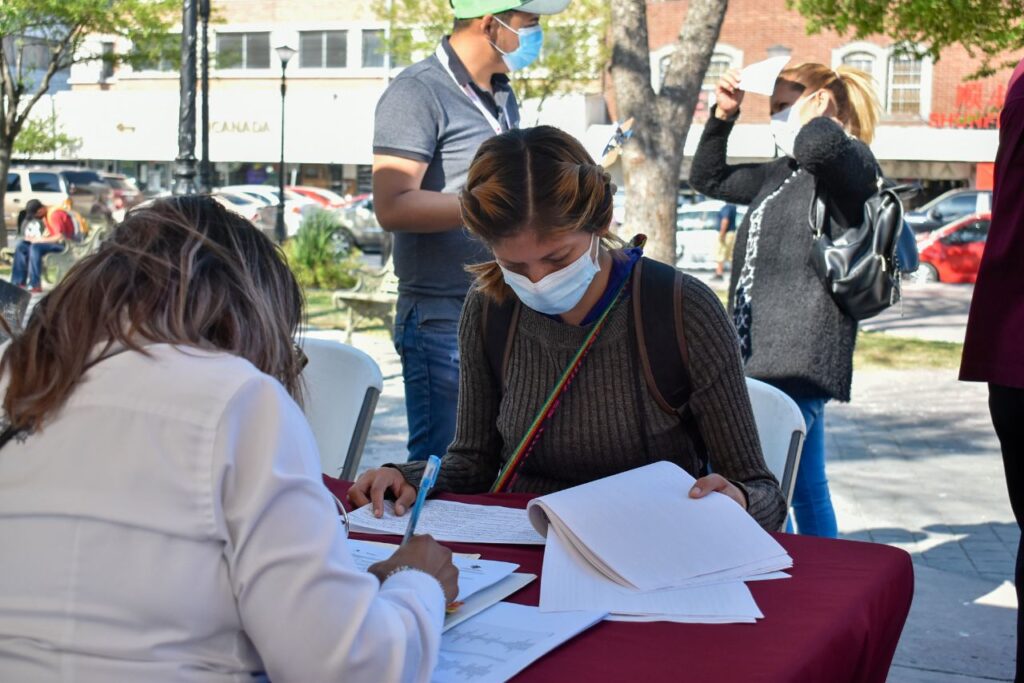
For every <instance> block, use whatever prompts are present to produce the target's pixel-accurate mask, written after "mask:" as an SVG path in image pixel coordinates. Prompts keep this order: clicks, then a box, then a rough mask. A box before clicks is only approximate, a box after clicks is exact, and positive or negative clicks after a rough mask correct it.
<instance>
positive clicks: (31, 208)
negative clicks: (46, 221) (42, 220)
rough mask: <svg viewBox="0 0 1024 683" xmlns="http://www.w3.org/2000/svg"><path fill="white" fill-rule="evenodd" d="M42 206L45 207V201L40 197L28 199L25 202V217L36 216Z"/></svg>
mask: <svg viewBox="0 0 1024 683" xmlns="http://www.w3.org/2000/svg"><path fill="white" fill-rule="evenodd" d="M41 208H43V203H42V202H41V201H39V200H38V199H30V200H28V202H26V203H25V218H35V217H36V214H37V213H39V209H41Z"/></svg>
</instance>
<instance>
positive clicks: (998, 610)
mask: <svg viewBox="0 0 1024 683" xmlns="http://www.w3.org/2000/svg"><path fill="white" fill-rule="evenodd" d="M354 343H355V344H356V346H359V347H360V348H362V349H363V350H364V351H366V352H367V353H369V354H370V355H372V356H373V357H374V358H376V359H377V362H378V363H380V365H381V369H382V371H383V373H384V378H385V381H384V393H383V395H382V396H381V399H380V402H379V404H378V411H377V414H376V415H375V417H374V422H373V427H372V430H371V432H370V437H369V441H368V443H367V447H366V452H365V455H364V457H363V461H362V465H361V469H366V468H368V467H373V466H378V465H381V464H383V463H385V462H394V461H401V460H403V459H404V457H405V438H406V425H405V406H404V399H403V393H402V379H401V365H400V363H399V361H398V357H397V355H396V354H395V352H394V348H393V346H392V345H391V341H390V339H389V338H387V336H386V335H384V334H382V333H377V334H372V333H371V334H366V333H357V334H356V336H355V340H354ZM827 422H828V457H829V464H828V472H829V477H830V479H831V482H832V492H833V499H834V503H835V507H836V512H837V515H838V518H839V525H840V531H841V533H842V535H843V536H844V537H846V538H850V539H855V540H864V541H870V542H877V543H887V544H890V545H893V546H896V547H899V548H903V549H904V550H906V551H907V552H909V553H910V554H911V556H912V558H913V561H914V570H915V576H916V584H917V585H916V592H915V596H914V604H913V607H912V609H911V614H910V618H909V620H908V622H907V626H906V628H905V629H904V634H903V638H902V639H901V642H900V647H899V650H898V651H897V654H896V657H895V661H894V666H893V669H892V671H891V674H890V681H894V682H896V683H923V682H925V681H927V682H929V683H946V682H949V683H953V682H957V683H969V682H972V681H993V680H996V681H1006V680H1011V679H1012V672H1013V664H1014V652H1015V649H1014V628H1015V623H1016V622H1015V619H1016V613H1015V606H1016V605H1015V602H1016V601H1015V596H1014V593H1013V590H1012V581H1013V558H1014V553H1015V549H1016V545H1017V543H1018V539H1019V532H1018V531H1017V528H1016V524H1014V523H1013V516H1012V514H1011V512H1010V507H1009V502H1008V499H1007V495H1006V489H1005V484H1004V481H1003V474H1002V465H1001V459H1000V456H999V452H998V443H997V441H996V439H995V436H994V435H993V433H992V428H991V425H990V424H989V421H988V412H987V407H986V390H985V387H984V386H982V385H977V384H963V383H960V382H957V381H956V376H955V373H954V372H953V371H950V370H944V371H933V370H922V371H868V372H859V373H857V375H856V377H855V378H854V390H853V402H852V403H850V404H846V405H843V404H832V405H830V406H829V408H828V410H827Z"/></svg>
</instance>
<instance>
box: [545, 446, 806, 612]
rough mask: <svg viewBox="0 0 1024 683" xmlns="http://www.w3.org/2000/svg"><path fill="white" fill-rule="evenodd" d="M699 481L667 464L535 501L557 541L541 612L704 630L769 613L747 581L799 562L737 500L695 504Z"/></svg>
mask: <svg viewBox="0 0 1024 683" xmlns="http://www.w3.org/2000/svg"><path fill="white" fill-rule="evenodd" d="M693 484H694V479H693V477H691V476H690V475H689V474H687V473H686V472H685V471H683V470H682V469H680V468H679V467H678V466H676V465H674V464H672V463H668V462H659V463H654V464H652V465H648V466H646V467H641V468H639V469H636V470H631V471H629V472H623V473H621V474H618V475H615V476H613V477H607V478H605V479H600V480H598V481H594V482H590V483H588V484H584V485H582V486H577V487H575V488H572V489H567V490H565V491H559V492H558V493H553V494H550V495H548V496H544V497H542V498H538V499H536V500H533V501H531V502H530V506H529V512H530V521H531V522H532V523H533V525H534V527H535V528H536V529H537V530H538V531H539V532H541V533H545V534H546V535H547V542H546V547H545V552H544V574H543V578H542V580H541V600H540V607H541V609H542V610H544V611H562V610H578V609H600V610H606V611H608V612H610V613H612V615H613V618H623V619H633V620H655V619H662V620H670V621H684V622H700V623H724V622H752V621H754V620H755V619H757V618H760V617H761V616H763V615H762V614H761V612H760V610H759V609H758V608H757V605H756V603H755V602H754V599H753V597H752V596H751V594H750V591H749V590H748V589H747V587H746V586H745V585H744V583H743V582H744V581H748V580H763V579H768V578H780V577H784V576H786V575H785V574H779V573H778V572H780V570H783V569H787V568H789V567H791V566H792V564H793V561H792V559H791V558H790V557H789V555H788V554H787V553H786V551H785V549H783V548H782V546H780V545H779V544H778V542H776V541H775V539H773V538H772V537H771V536H770V535H769V534H767V533H766V532H765V531H764V530H763V529H761V527H760V526H758V524H757V522H755V521H754V520H753V518H751V517H750V515H748V514H747V512H746V511H745V510H743V509H742V508H741V507H740V506H738V505H736V503H735V502H734V501H732V500H731V499H729V498H728V497H726V496H723V495H721V494H717V493H714V494H711V495H709V496H707V497H705V498H701V499H696V500H695V499H692V498H690V497H689V495H688V494H689V491H690V488H691V487H692V486H693Z"/></svg>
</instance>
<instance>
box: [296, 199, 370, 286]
mask: <svg viewBox="0 0 1024 683" xmlns="http://www.w3.org/2000/svg"><path fill="white" fill-rule="evenodd" d="M339 230H341V223H339V222H338V219H337V218H336V217H335V216H334V214H332V213H331V212H329V211H324V210H322V209H318V210H316V211H313V212H311V213H310V214H309V215H308V216H306V218H304V219H303V221H302V225H301V226H300V227H299V232H298V234H296V235H295V237H293V238H292V239H290V240H288V241H287V242H286V243H285V246H284V250H285V255H286V256H287V257H288V265H289V266H290V267H291V269H292V272H293V273H295V278H296V279H297V280H298V281H299V284H300V285H302V286H303V287H312V288H315V289H341V288H346V287H352V286H354V285H355V283H356V278H355V274H354V273H355V271H356V270H357V269H358V268H359V267H360V260H359V254H358V253H357V252H356V251H355V250H353V251H352V252H350V253H347V254H339V253H338V246H337V242H336V241H335V236H336V235H337V233H338V231H339Z"/></svg>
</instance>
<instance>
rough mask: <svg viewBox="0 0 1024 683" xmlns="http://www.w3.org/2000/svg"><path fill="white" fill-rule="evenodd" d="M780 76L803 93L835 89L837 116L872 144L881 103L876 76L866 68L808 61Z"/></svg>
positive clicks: (857, 135)
mask: <svg viewBox="0 0 1024 683" xmlns="http://www.w3.org/2000/svg"><path fill="white" fill-rule="evenodd" d="M779 80H780V81H784V82H786V84H787V85H790V86H792V87H795V88H797V89H799V90H800V92H801V93H803V94H811V93H814V92H817V91H819V90H822V89H825V90H828V91H829V92H830V93H832V96H833V97H834V98H835V102H836V107H838V109H839V111H838V114H837V118H838V119H839V120H840V121H842V122H843V124H844V125H846V126H847V127H848V128H849V129H850V133H852V134H853V136H854V137H856V138H857V139H858V140H860V141H862V142H864V143H865V144H871V141H872V140H874V139H875V127H876V126H877V125H878V119H879V116H880V115H881V111H882V107H881V104H880V103H879V101H878V93H877V92H876V90H875V83H874V80H873V79H872V78H871V75H870V74H868V73H867V72H866V71H861V70H860V69H855V68H853V67H850V66H841V67H839V68H838V69H832V68H831V67H828V66H825V65H824V64H814V63H811V62H808V63H806V64H800V65H799V66H794V67H792V68H789V69H785V70H784V71H783V72H782V73H781V74H779Z"/></svg>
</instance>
